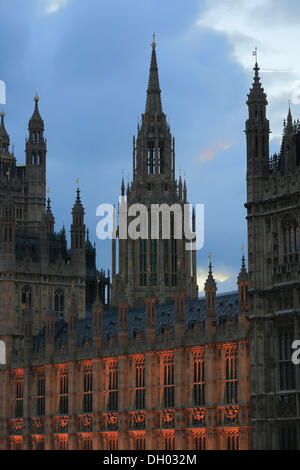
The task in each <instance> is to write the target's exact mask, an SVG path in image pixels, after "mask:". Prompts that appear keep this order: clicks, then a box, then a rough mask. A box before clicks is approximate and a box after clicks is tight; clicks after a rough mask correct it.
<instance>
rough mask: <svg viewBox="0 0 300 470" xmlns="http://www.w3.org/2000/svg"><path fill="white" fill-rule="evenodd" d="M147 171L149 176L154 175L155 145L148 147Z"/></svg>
mask: <svg viewBox="0 0 300 470" xmlns="http://www.w3.org/2000/svg"><path fill="white" fill-rule="evenodd" d="M147 170H148V174H152V173H154V145H152V144H150V145H149V146H148V155H147Z"/></svg>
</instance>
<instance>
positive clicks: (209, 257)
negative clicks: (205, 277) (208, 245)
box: [208, 251, 212, 274]
mask: <svg viewBox="0 0 300 470" xmlns="http://www.w3.org/2000/svg"><path fill="white" fill-rule="evenodd" d="M208 259H209V274H212V264H211V259H212V253H211V251H210V252H209V253H208Z"/></svg>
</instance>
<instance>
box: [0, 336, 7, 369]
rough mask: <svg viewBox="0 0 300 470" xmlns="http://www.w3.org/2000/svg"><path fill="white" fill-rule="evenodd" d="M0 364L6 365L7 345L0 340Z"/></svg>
mask: <svg viewBox="0 0 300 470" xmlns="http://www.w3.org/2000/svg"><path fill="white" fill-rule="evenodd" d="M0 364H2V365H3V364H6V345H5V343H4V341H2V340H0Z"/></svg>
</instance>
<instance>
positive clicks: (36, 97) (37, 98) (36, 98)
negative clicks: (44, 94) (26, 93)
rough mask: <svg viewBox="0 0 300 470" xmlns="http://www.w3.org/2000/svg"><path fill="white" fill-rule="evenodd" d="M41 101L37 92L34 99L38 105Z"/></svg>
mask: <svg viewBox="0 0 300 470" xmlns="http://www.w3.org/2000/svg"><path fill="white" fill-rule="evenodd" d="M39 99H40V98H39V95H38V94H37V92H36V94H35V97H34V101H35V102H36V103H38V101H39Z"/></svg>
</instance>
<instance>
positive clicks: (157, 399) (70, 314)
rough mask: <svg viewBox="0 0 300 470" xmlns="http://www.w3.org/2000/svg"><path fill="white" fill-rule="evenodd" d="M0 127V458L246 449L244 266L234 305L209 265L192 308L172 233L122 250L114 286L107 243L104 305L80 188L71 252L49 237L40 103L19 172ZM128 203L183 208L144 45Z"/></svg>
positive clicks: (191, 269) (191, 286)
mask: <svg viewBox="0 0 300 470" xmlns="http://www.w3.org/2000/svg"><path fill="white" fill-rule="evenodd" d="M3 118H4V117H3V116H2V124H1V128H0V136H1V139H2V144H3V145H4V147H3V149H2V153H1V157H0V158H1V178H2V182H3V184H1V190H0V192H1V199H0V204H1V217H2V219H1V245H0V250H1V252H0V292H1V297H0V339H1V340H2V341H4V342H5V344H6V362H7V364H6V365H0V420H1V421H0V449H45V450H51V449H61V450H66V449H81V450H84V449H85V450H91V449H93V450H96V449H106V450H116V449H135V450H143V449H146V450H151V449H166V450H172V449H174V450H176V449H190V450H205V449H208V450H209V449H224V450H225V449H233V450H235V449H249V448H250V409H249V401H250V391H249V383H250V381H249V343H248V274H247V272H246V268H245V259H244V257H243V259H242V267H241V272H240V274H239V276H238V291H237V292H234V293H228V294H221V295H217V294H216V292H217V286H216V283H215V280H214V277H213V271H212V265H211V263H210V265H209V272H208V277H207V281H206V283H205V297H204V298H200V299H198V293H197V283H196V256H195V252H189V253H186V252H184V251H183V245H182V244H181V243H179V242H178V240H175V239H174V237H173V238H172V233H171V239H170V240H168V241H167V242H168V243H166V244H165V243H163V240H161V239H158V240H157V243H155V244H152V243H151V241H149V243H148V241H147V243H145V244H143V243H142V241H141V240H138V241H137V243H131V242H130V241H126V243H123V242H124V241H123V240H119V258H118V259H119V266H118V268H119V272H118V273H117V269H116V252H117V247H116V241H115V240H114V241H113V250H112V251H113V263H112V290H111V302H110V289H109V278H108V277H107V276H105V273H102V272H100V273H99V272H98V271H97V270H96V267H95V251H94V248H93V247H92V245H91V243H90V242H89V240H88V238H87V239H86V230H85V224H84V209H83V206H82V203H81V200H80V192H79V189H78V190H77V197H76V201H75V205H74V208H73V223H72V226H71V250H68V249H67V246H66V240H65V234H64V230H63V231H62V232H61V233H60V234H56V233H55V232H54V218H53V215H52V212H51V207H50V201H48V203H47V205H45V200H46V197H45V196H46V194H45V186H46V185H45V174H46V172H45V158H46V157H45V156H46V142H45V141H44V137H43V130H44V127H43V122H42V120H41V117H40V115H39V111H38V100H37V98H36V104H35V111H34V115H33V118H32V119H31V121H30V125H29V132H30V135H29V138H28V141H27V160H26V165H25V166H24V167H16V165H15V158H14V156H13V155H12V154H10V153H9V138H8V135H7V133H6V130H5V127H4V119H3ZM3 145H2V146H3ZM31 184H33V185H34V187H33V188H32V187H31ZM126 193H127V200H128V202H129V203H136V202H143V203H145V204H150V203H162V202H166V203H168V204H173V203H174V202H177V203H179V204H184V203H186V201H187V194H186V183H185V182H184V183H182V181H181V179H179V181H178V182H177V180H176V179H175V150H174V141H173V139H172V138H171V134H170V130H169V126H168V125H167V123H166V116H165V115H164V114H163V112H162V107H161V100H160V89H159V82H158V71H157V62H156V51H155V43H153V47H152V58H151V66H150V78H149V85H148V93H147V104H146V110H145V114H144V115H143V122H142V125H141V128H140V129H138V137H137V142H136V143H135V142H134V152H133V181H132V184H131V185H129V186H128V188H127V192H126ZM122 195H123V196H124V195H125V186H124V182H122ZM193 223H194V216H193ZM171 232H172V230H171ZM183 241H185V240H183ZM176 242H178V243H176ZM97 277H98V278H100V282H98V285H97V283H96V280H97ZM96 285H97V287H96Z"/></svg>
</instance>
